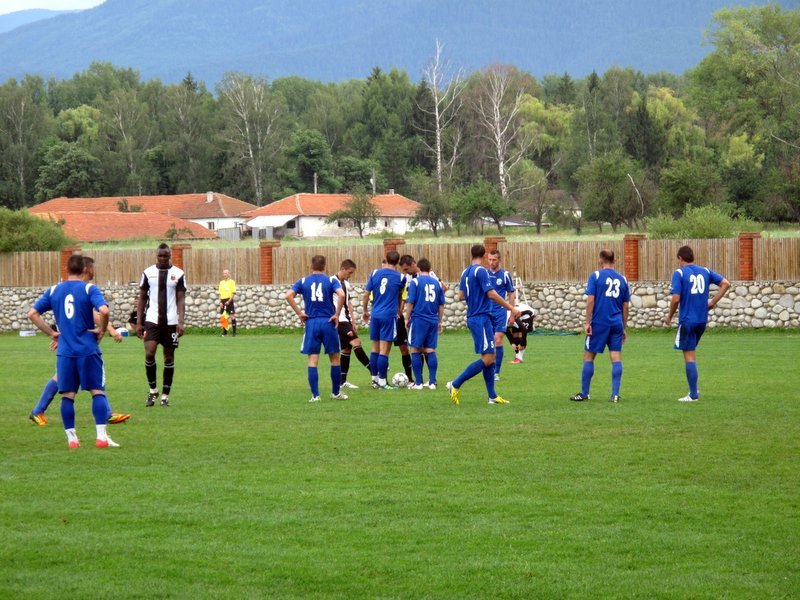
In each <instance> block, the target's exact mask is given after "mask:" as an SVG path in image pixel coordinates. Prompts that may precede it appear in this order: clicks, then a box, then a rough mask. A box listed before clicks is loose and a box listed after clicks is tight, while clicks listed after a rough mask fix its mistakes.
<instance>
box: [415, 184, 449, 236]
mask: <svg viewBox="0 0 800 600" xmlns="http://www.w3.org/2000/svg"><path fill="white" fill-rule="evenodd" d="M410 187H411V194H412V196H413V197H414V199H415V200H416V201H417V202H419V203H420V207H419V209H418V210H417V214H416V216H415V217H414V218H413V219H412V220H411V224H412V225H418V224H424V225H427V226H428V227H430V230H431V231H432V232H433V235H434V237H436V236H438V235H439V229H440V228H441V227H443V226H445V225H446V224H447V220H448V217H449V216H450V213H451V210H452V209H451V206H450V199H449V194H448V193H447V192H446V191H439V185H438V181H436V180H435V179H434V178H433V177H431V176H429V175H427V174H426V173H424V172H419V171H418V172H416V173H414V174H413V175H412V176H411V177H410Z"/></svg>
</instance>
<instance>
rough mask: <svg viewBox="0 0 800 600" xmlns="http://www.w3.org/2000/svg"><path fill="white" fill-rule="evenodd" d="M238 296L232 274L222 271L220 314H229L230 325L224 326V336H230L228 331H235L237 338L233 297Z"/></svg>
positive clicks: (234, 335)
mask: <svg viewBox="0 0 800 600" xmlns="http://www.w3.org/2000/svg"><path fill="white" fill-rule="evenodd" d="M235 295H236V282H235V281H234V280H233V279H231V272H230V271H228V269H225V270H224V271H222V280H220V282H219V314H220V315H222V314H224V313H226V312H227V313H228V325H229V327H225V325H224V323H223V326H222V336H223V337H225V336H226V335H228V329H229V328H230V329H231V330H232V331H233V337H236V307H235V306H234V304H233V297H234V296H235Z"/></svg>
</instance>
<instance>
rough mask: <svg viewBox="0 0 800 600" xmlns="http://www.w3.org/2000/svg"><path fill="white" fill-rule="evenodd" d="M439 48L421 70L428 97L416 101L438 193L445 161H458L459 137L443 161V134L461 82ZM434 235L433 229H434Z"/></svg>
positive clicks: (455, 112)
mask: <svg viewBox="0 0 800 600" xmlns="http://www.w3.org/2000/svg"><path fill="white" fill-rule="evenodd" d="M442 48H443V45H442V44H441V43H440V42H439V40H436V51H435V53H434V55H433V58H432V59H431V60H430V62H429V63H428V64H427V65H426V67H425V68H424V69H423V71H422V81H423V82H424V83H425V84H426V85H425V86H424V87H423V88H421V89H423V91H426V92H427V93H428V94H429V98H427V100H428V102H419V101H418V102H417V107H418V108H419V110H420V111H422V112H423V113H425V114H426V115H427V116H428V117H430V125H429V126H427V127H423V128H422V131H423V134H425V135H424V136H423V143H424V144H425V147H426V148H427V149H428V151H429V152H431V153H432V154H433V157H434V161H435V173H436V187H437V191H438V192H439V194H441V193H442V191H443V190H444V177H445V162H446V163H447V164H448V165H450V169H451V172H452V164H453V163H455V161H456V159H457V158H458V142H459V141H460V139H461V136H460V135H456V136H455V137H454V138H453V139H454V140H456V142H455V144H454V145H453V147H452V149H451V152H450V157H449V158H448V159H447V160H446V161H445V158H444V142H445V138H444V131H445V129H447V128H448V127H450V126H451V125H452V123H453V121H454V119H455V117H456V116H457V115H458V111H459V110H460V109H461V105H462V102H461V92H462V91H463V89H464V81H463V78H462V77H461V73H460V72H459V73H456V74H454V75H453V74H451V72H450V69H449V65H448V63H447V61H446V60H445V59H443V58H442ZM426 136H431V137H432V138H433V142H432V143H429V142H428V140H427V137H426ZM434 233H435V230H434Z"/></svg>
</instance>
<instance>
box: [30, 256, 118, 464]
mask: <svg viewBox="0 0 800 600" xmlns="http://www.w3.org/2000/svg"><path fill="white" fill-rule="evenodd" d="M83 267H84V262H83V257H82V256H79V255H77V254H73V255H72V256H70V257H69V260H68V261H67V274H68V278H67V280H66V281H62V282H61V283H59V284H57V285H54V286H53V287H51V288H50V289H49V290H47V291H46V292H45V293H44V294H42V295H41V296H40V297H39V299H38V300H37V301H36V302H35V303H34V305H33V308H31V310H30V311H29V312H28V318H29V319H30V320H31V322H32V323H33V324H34V325H36V327H37V328H39V330H40V331H42V332H43V333H45V334H46V335H47V336H48V337H50V339H52V340H54V341H55V340H58V348H57V349H56V357H57V358H56V372H57V375H58V391H59V392H60V393H61V418H62V420H63V422H64V430H65V432H66V434H67V443H68V445H69V447H70V448H77V447H78V446H80V441H79V440H78V434H77V432H76V430H75V395H76V394H77V393H78V390H79V389H80V388H83V389H85V390H88V391H89V393H91V395H92V414H94V419H95V425H96V428H97V440H96V442H95V444H96V446H97V447H98V448H108V447H118V446H119V444H117V443H115V442H113V441H112V440H111V439H110V438H109V437H108V434H107V433H106V424H107V422H108V413H109V404H108V398H107V397H106V395H105V369H104V367H103V356H102V353H101V352H100V346H99V343H100V340H102V339H103V336H104V335H105V333H106V327H107V326H108V313H109V311H108V304H107V303H106V300H105V298H103V294H102V293H101V292H100V290H99V289H97V286H96V285H94V284H92V283H87V282H85V281H83V278H82V276H83V270H84V268H83ZM50 310H52V311H53V314H54V316H55V319H56V325H58V331H55V330H53V328H52V327H50V326H49V325H48V324H47V323H46V322H45V320H44V319H43V318H42V315H43V314H44V313H46V312H47V311H50ZM95 311H96V312H97V314H98V317H97V318H98V321H99V322H98V323H95Z"/></svg>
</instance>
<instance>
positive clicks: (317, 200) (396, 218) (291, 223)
mask: <svg viewBox="0 0 800 600" xmlns="http://www.w3.org/2000/svg"><path fill="white" fill-rule="evenodd" d="M351 199H352V195H351V194H294V195H292V196H288V197H287V198H283V199H282V200H278V201H276V202H273V203H272V204H267V205H266V206H262V207H261V208H257V209H255V210H252V211H250V212H248V213H246V215H245V216H246V217H247V226H248V227H250V228H252V229H253V237H263V238H273V237H274V238H282V237H284V236H287V235H290V236H294V237H297V238H313V237H342V236H347V237H352V236H357V235H358V229H357V228H355V227H353V224H352V222H350V221H348V220H346V219H342V220H339V221H336V222H333V223H326V222H325V221H326V219H327V218H328V216H329V215H330V214H331V213H333V212H335V211H337V210H342V209H344V208H345V207H346V205H347V202H348V201H350V200H351ZM372 202H373V204H375V206H376V207H377V209H378V211H379V214H380V216H379V217H378V218H377V219H376V221H375V225H374V226H371V225H370V226H368V227H367V228H366V229H365V230H364V233H365V234H370V233H380V232H384V231H390V232H392V233H395V234H398V235H403V234H405V233H406V232H408V231H411V230H412V229H413V227H412V226H411V219H413V218H414V217H415V216H416V214H417V209H418V208H419V207H420V204H419V202H414V201H413V200H410V199H408V198H406V197H405V196H401V195H400V194H394V193H391V194H379V195H377V196H373V197H372Z"/></svg>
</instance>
